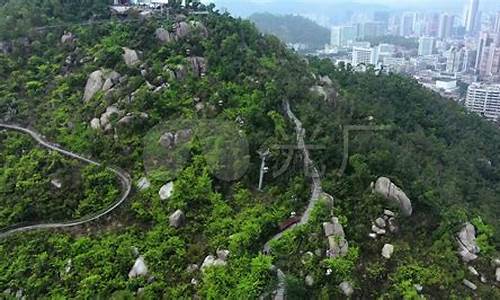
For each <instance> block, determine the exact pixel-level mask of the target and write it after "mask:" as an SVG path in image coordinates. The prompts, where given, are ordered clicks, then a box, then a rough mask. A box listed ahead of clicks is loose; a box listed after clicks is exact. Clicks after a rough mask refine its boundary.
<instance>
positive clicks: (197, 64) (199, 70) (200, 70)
mask: <svg viewBox="0 0 500 300" xmlns="http://www.w3.org/2000/svg"><path fill="white" fill-rule="evenodd" d="M188 60H189V63H190V65H191V70H192V71H193V74H194V76H195V77H200V76H202V75H203V74H205V73H207V62H206V60H205V58H204V57H199V56H195V57H189V58H188Z"/></svg>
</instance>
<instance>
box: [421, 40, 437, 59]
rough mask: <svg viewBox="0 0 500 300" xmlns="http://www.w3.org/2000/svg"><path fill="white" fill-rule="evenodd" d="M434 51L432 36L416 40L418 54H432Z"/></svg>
mask: <svg viewBox="0 0 500 300" xmlns="http://www.w3.org/2000/svg"><path fill="white" fill-rule="evenodd" d="M433 53H434V38H432V37H421V38H420V39H419V40H418V55H419V56H425V55H432V54H433Z"/></svg>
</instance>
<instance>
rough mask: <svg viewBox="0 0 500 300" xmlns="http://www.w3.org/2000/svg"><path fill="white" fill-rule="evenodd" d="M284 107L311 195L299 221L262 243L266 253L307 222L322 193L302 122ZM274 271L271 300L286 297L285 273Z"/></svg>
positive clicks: (286, 104)
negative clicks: (292, 125) (276, 241)
mask: <svg viewBox="0 0 500 300" xmlns="http://www.w3.org/2000/svg"><path fill="white" fill-rule="evenodd" d="M284 108H285V111H286V114H287V116H288V118H289V119H290V120H291V121H293V123H294V124H295V132H296V134H297V148H298V149H299V150H300V151H302V155H303V157H304V171H305V172H306V173H307V174H310V175H311V179H312V183H311V197H310V198H309V204H308V205H307V208H306V210H305V212H304V213H303V214H302V217H301V218H300V222H298V223H297V224H295V225H293V226H290V227H289V228H287V229H286V230H283V231H282V232H279V233H278V234H276V235H274V236H273V237H272V238H271V239H270V240H268V241H267V242H266V244H265V245H264V253H266V254H267V253H270V250H271V242H272V241H274V240H278V239H280V238H281V237H282V236H283V234H284V233H285V232H286V231H287V230H290V229H292V228H294V227H295V226H297V225H302V224H307V222H308V221H309V217H310V216H311V212H312V210H313V208H314V206H315V205H316V203H318V201H319V199H320V196H321V194H322V193H323V189H322V187H321V177H320V174H319V171H318V169H317V168H316V167H315V166H314V162H313V161H312V159H311V155H310V153H309V149H307V146H306V143H305V136H306V130H305V129H304V127H303V126H302V122H301V121H300V120H299V118H297V116H295V114H294V113H293V111H292V109H291V108H290V102H289V101H288V100H286V101H285V102H284ZM276 272H277V278H278V285H277V288H276V290H275V295H274V298H273V300H284V299H285V297H286V286H285V274H284V273H283V271H282V270H281V269H277V271H276Z"/></svg>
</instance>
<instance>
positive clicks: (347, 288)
mask: <svg viewBox="0 0 500 300" xmlns="http://www.w3.org/2000/svg"><path fill="white" fill-rule="evenodd" d="M339 289H340V290H341V291H342V293H343V294H344V295H346V296H347V297H350V296H351V295H352V294H353V293H354V289H353V287H352V285H351V283H349V282H347V281H344V282H342V283H341V284H339Z"/></svg>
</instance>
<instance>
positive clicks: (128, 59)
mask: <svg viewBox="0 0 500 300" xmlns="http://www.w3.org/2000/svg"><path fill="white" fill-rule="evenodd" d="M122 49H123V51H124V53H123V60H124V61H125V64H126V65H127V66H129V67H134V66H136V65H138V64H139V63H140V62H141V60H140V59H139V54H140V53H139V52H137V51H136V50H132V49H129V48H127V47H123V48H122Z"/></svg>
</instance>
